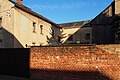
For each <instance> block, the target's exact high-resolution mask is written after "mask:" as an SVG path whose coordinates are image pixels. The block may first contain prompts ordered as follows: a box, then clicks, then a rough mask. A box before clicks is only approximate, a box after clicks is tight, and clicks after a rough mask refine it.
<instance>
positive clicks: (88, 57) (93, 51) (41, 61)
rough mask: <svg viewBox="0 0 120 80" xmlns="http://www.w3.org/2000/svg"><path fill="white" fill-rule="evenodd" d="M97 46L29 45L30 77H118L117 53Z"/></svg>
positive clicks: (101, 79) (115, 79)
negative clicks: (30, 46)
mask: <svg viewBox="0 0 120 80" xmlns="http://www.w3.org/2000/svg"><path fill="white" fill-rule="evenodd" d="M99 46H102V45H97V46H92V45H91V46H90V45H89V46H56V47H32V48H31V55H30V69H31V70H30V76H31V78H39V79H43V80H47V79H49V80H56V79H57V80H68V79H69V80H82V79H84V80H120V54H119V53H114V52H111V53H110V52H108V51H105V50H103V49H101V48H100V47H99ZM107 46H109V45H107ZM111 46H113V45H111ZM111 46H110V47H111ZM116 46H117V47H119V46H120V45H116ZM102 47H104V46H102Z"/></svg>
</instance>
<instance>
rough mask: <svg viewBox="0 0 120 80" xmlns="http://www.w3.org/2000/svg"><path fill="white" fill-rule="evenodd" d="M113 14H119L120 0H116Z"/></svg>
mask: <svg viewBox="0 0 120 80" xmlns="http://www.w3.org/2000/svg"><path fill="white" fill-rule="evenodd" d="M115 14H120V0H116V3H115Z"/></svg>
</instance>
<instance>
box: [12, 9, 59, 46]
mask: <svg viewBox="0 0 120 80" xmlns="http://www.w3.org/2000/svg"><path fill="white" fill-rule="evenodd" d="M14 14H15V15H14V22H15V24H14V27H15V30H14V34H15V37H16V38H17V39H18V41H20V43H21V44H22V45H23V46H24V47H25V45H26V44H27V45H28V46H34V45H33V44H32V43H35V45H36V46H40V45H49V44H48V42H47V41H48V39H51V38H52V35H51V33H52V29H53V30H54V31H55V30H56V31H58V32H59V29H57V28H55V26H53V25H51V24H50V23H47V22H45V21H43V20H41V19H39V18H37V17H34V16H32V15H30V14H28V13H26V12H23V11H21V10H19V9H15V10H14ZM33 22H35V23H36V28H35V33H34V32H33ZM40 25H43V32H42V34H41V29H40ZM54 34H55V33H54ZM58 35H59V33H58V34H57V35H55V37H57V36H58ZM16 46H17V45H15V47H16Z"/></svg>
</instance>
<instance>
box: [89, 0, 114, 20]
mask: <svg viewBox="0 0 120 80" xmlns="http://www.w3.org/2000/svg"><path fill="white" fill-rule="evenodd" d="M114 3H115V1H113V2H112V3H111V4H110V5H109V6H108V7H107V8H105V9H104V10H103V11H102V12H101V13H100V14H98V15H97V16H96V17H95V18H93V19H92V20H91V22H92V21H94V20H95V19H96V18H97V17H99V16H100V15H101V14H102V13H103V12H104V11H105V10H107V9H108V8H109V7H110V6H111V5H112V4H114Z"/></svg>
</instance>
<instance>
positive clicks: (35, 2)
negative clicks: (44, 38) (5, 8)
mask: <svg viewBox="0 0 120 80" xmlns="http://www.w3.org/2000/svg"><path fill="white" fill-rule="evenodd" d="M14 1H16V0H14ZM112 1H113V0H23V4H24V5H26V6H28V7H29V8H31V9H32V10H33V11H35V12H37V13H39V14H41V15H42V16H44V17H46V18H48V19H50V20H51V21H53V22H55V23H57V24H59V23H66V22H75V21H83V20H91V19H93V18H94V17H95V16H96V15H98V14H99V13H100V12H101V11H103V10H104V9H105V8H106V7H107V6H109V5H110V4H111V2H112Z"/></svg>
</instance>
